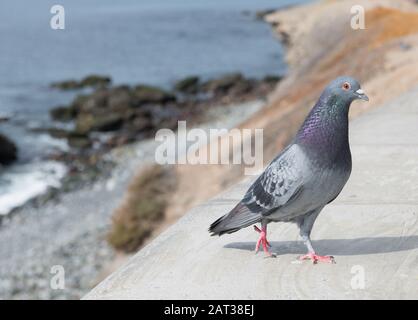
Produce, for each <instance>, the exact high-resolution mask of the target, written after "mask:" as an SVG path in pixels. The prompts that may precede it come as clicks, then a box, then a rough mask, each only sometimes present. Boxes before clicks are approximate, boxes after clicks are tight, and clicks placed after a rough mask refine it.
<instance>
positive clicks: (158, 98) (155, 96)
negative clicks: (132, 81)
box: [132, 85, 176, 105]
mask: <svg viewBox="0 0 418 320" xmlns="http://www.w3.org/2000/svg"><path fill="white" fill-rule="evenodd" d="M132 94H133V97H134V99H135V104H138V105H142V104H148V103H168V102H174V101H176V96H175V95H174V94H172V93H171V92H168V91H165V90H163V89H160V88H157V87H153V86H147V85H139V86H136V87H135V88H134V89H133V92H132Z"/></svg>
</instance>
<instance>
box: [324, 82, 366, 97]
mask: <svg viewBox="0 0 418 320" xmlns="http://www.w3.org/2000/svg"><path fill="white" fill-rule="evenodd" d="M326 91H327V93H328V95H333V96H337V97H338V98H340V99H342V100H344V101H345V102H348V103H351V102H352V101H354V100H357V99H360V100H364V101H369V98H368V97H367V96H366V94H365V93H364V91H363V90H362V89H361V88H360V84H359V83H358V81H357V80H356V79H354V78H351V77H338V78H337V79H335V80H333V81H332V82H331V83H330V84H329V85H328V87H327V90H326Z"/></svg>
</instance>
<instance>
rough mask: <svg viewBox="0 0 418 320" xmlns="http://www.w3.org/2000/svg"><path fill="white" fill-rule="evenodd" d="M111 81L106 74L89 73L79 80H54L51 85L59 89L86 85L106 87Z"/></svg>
mask: <svg viewBox="0 0 418 320" xmlns="http://www.w3.org/2000/svg"><path fill="white" fill-rule="evenodd" d="M111 82H112V79H110V77H107V76H100V75H94V74H93V75H89V76H87V77H85V78H84V79H82V80H81V81H77V80H73V79H71V80H65V81H59V82H54V83H52V84H51V87H53V88H57V89H61V90H75V89H81V88H86V87H94V88H98V87H106V86H108V85H110V84H111Z"/></svg>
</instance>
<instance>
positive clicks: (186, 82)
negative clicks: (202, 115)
mask: <svg viewBox="0 0 418 320" xmlns="http://www.w3.org/2000/svg"><path fill="white" fill-rule="evenodd" d="M199 81H200V79H199V77H197V76H190V77H187V78H184V79H182V80H179V81H177V82H176V83H175V84H174V89H175V90H177V91H179V92H182V93H187V94H195V93H197V92H198V90H199Z"/></svg>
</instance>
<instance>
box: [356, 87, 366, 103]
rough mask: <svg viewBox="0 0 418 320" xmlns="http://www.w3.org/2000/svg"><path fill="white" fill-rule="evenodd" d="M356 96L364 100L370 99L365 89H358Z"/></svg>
mask: <svg viewBox="0 0 418 320" xmlns="http://www.w3.org/2000/svg"><path fill="white" fill-rule="evenodd" d="M356 96H357V98H358V99H361V100H364V101H369V97H368V96H366V94H365V93H364V91H363V90H362V89H358V90H357V91H356Z"/></svg>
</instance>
